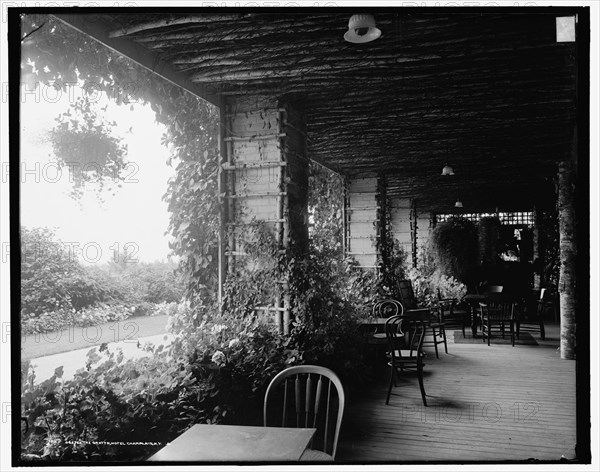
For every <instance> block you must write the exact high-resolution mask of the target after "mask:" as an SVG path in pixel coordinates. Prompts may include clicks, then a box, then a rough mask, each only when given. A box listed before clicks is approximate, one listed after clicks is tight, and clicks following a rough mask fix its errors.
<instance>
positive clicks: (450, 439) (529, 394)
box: [336, 326, 576, 463]
mask: <svg viewBox="0 0 600 472" xmlns="http://www.w3.org/2000/svg"><path fill="white" fill-rule="evenodd" d="M450 338H452V336H450V337H449V341H450ZM534 338H535V339H536V340H537V341H538V342H539V344H538V345H537V346H536V345H533V346H532V345H517V346H515V347H512V346H510V344H509V345H500V344H493V343H492V345H491V346H489V347H488V346H487V344H484V343H481V344H479V343H477V344H453V343H452V341H450V342H449V345H448V350H449V354H445V353H443V347H442V351H441V353H440V358H439V359H436V358H435V354H433V352H432V349H429V348H428V349H427V351H428V355H427V357H426V361H425V362H426V367H425V371H426V373H425V381H424V382H425V391H426V393H427V404H428V406H427V407H424V406H423V403H422V401H421V395H420V391H419V387H418V383H417V378H416V375H414V374H409V375H407V376H406V377H404V378H402V379H400V380H399V381H398V386H397V387H394V388H393V389H392V396H391V398H390V404H389V405H385V395H386V391H387V375H388V374H387V372H385V371H384V372H382V374H383V375H382V376H381V378H380V379H379V380H378V381H377V382H375V383H374V385H373V386H372V388H371V390H370V391H369V392H368V393H367V394H366V395H365V396H364V397H361V398H357V399H354V400H353V401H352V402H350V404H349V405H348V407H347V410H346V413H345V415H344V423H343V425H342V432H341V437H340V443H339V446H338V447H339V449H338V454H337V457H336V459H337V461H339V462H344V461H349V462H356V463H371V462H383V463H403V462H429V461H440V462H449V461H452V462H455V461H458V462H469V461H476V462H481V461H507V460H508V461H510V460H515V461H524V460H528V459H534V460H536V459H537V460H560V459H561V457H565V458H567V459H574V458H575V442H576V434H575V433H576V431H575V430H576V428H575V427H576V424H575V406H576V405H575V400H576V392H575V361H566V360H561V359H560V356H559V353H558V351H557V347H558V327H557V326H550V327H548V329H547V336H546V341H545V342H544V341H540V340H539V339H538V337H537V335H534ZM381 361H383V359H381Z"/></svg>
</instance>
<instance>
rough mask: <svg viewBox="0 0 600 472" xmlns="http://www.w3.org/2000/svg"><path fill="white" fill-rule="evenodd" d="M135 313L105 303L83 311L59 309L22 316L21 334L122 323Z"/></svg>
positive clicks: (23, 314) (122, 306)
mask: <svg viewBox="0 0 600 472" xmlns="http://www.w3.org/2000/svg"><path fill="white" fill-rule="evenodd" d="M133 313H134V310H133V308H130V307H127V306H124V305H106V304H103V303H100V304H97V305H94V306H88V307H85V308H83V309H81V310H75V309H74V308H71V309H67V308H59V309H58V310H55V311H50V312H43V313H40V314H36V315H32V314H27V313H22V314H21V332H22V333H23V334H25V335H27V334H33V333H45V332H49V331H60V330H63V329H67V328H70V327H73V326H82V327H87V326H98V325H100V324H103V323H107V322H110V321H121V320H124V319H127V318H129V317H130V316H132V315H133Z"/></svg>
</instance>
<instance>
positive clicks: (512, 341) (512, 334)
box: [510, 321, 515, 347]
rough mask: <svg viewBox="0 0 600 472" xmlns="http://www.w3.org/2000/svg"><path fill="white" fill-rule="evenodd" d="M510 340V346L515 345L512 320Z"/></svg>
mask: <svg viewBox="0 0 600 472" xmlns="http://www.w3.org/2000/svg"><path fill="white" fill-rule="evenodd" d="M510 342H511V343H512V347H515V325H514V322H513V321H511V322H510Z"/></svg>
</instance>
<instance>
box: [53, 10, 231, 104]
mask: <svg viewBox="0 0 600 472" xmlns="http://www.w3.org/2000/svg"><path fill="white" fill-rule="evenodd" d="M52 16H53V17H55V18H56V19H57V20H59V21H61V22H63V23H64V24H66V25H67V26H70V27H71V28H74V29H75V30H77V31H79V32H81V33H84V34H86V35H88V36H90V37H91V38H93V39H95V40H96V41H98V42H99V43H101V44H103V45H104V46H106V47H107V48H109V49H112V50H113V51H115V52H117V53H119V54H123V55H124V56H127V57H128V58H130V59H131V60H133V61H134V62H136V63H138V64H139V65H141V66H142V67H145V68H146V69H148V70H149V71H151V72H154V73H155V74H158V75H159V76H161V77H162V78H164V79H165V80H167V81H169V82H171V83H173V84H175V85H178V86H179V87H181V88H183V89H185V90H187V91H188V92H190V93H192V94H194V95H196V96H197V97H199V98H202V99H204V100H206V101H208V102H210V103H212V104H213V105H216V106H219V97H218V95H217V92H216V89H215V87H214V86H203V85H199V84H197V83H194V82H191V81H190V80H189V79H188V77H187V76H186V75H185V74H182V73H181V72H179V71H177V70H175V69H174V68H173V66H172V65H171V64H170V63H168V62H165V61H162V60H161V59H160V58H159V57H158V56H157V55H156V54H155V53H152V52H150V51H148V50H147V49H146V48H144V47H143V46H140V45H138V44H136V43H135V42H133V41H131V40H129V39H122V38H117V37H114V38H111V37H109V34H108V31H109V30H110V27H109V25H108V24H106V23H104V22H103V21H101V20H100V19H97V18H96V19H94V21H90V20H89V17H90V15H85V14H66V13H55V14H53V15H52Z"/></svg>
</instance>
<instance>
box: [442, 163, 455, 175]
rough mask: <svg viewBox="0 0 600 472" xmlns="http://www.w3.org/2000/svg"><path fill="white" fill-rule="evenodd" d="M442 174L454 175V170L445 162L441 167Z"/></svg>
mask: <svg viewBox="0 0 600 472" xmlns="http://www.w3.org/2000/svg"><path fill="white" fill-rule="evenodd" d="M442 175H454V170H453V169H452V167H450V166H449V165H448V163H447V162H446V165H445V166H444V168H443V169H442Z"/></svg>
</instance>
